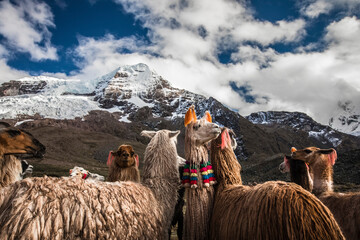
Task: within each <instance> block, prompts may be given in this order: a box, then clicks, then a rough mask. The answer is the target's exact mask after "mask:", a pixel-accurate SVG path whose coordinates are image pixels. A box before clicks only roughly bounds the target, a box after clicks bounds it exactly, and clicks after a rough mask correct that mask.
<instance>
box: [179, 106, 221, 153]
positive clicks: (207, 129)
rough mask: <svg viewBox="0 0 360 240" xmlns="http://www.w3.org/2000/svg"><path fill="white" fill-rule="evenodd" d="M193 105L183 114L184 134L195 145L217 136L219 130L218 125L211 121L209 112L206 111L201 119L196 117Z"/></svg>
mask: <svg viewBox="0 0 360 240" xmlns="http://www.w3.org/2000/svg"><path fill="white" fill-rule="evenodd" d="M194 108H195V107H194V105H192V106H191V107H190V108H189V110H188V111H187V113H186V115H185V121H184V124H185V127H186V134H187V135H188V136H189V137H190V138H191V141H192V142H193V143H195V144H196V145H197V146H199V145H202V144H205V143H207V142H209V141H211V140H213V139H215V138H217V137H218V136H219V134H220V132H221V129H220V127H219V126H218V125H217V124H215V123H212V119H211V116H210V113H209V112H208V111H206V113H205V115H204V116H203V117H202V118H201V119H197V117H196V114H195V110H194Z"/></svg>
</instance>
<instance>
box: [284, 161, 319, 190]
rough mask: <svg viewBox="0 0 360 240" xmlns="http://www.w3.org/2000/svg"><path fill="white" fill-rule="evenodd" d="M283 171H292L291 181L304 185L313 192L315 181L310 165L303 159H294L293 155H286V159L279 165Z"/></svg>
mask: <svg viewBox="0 0 360 240" xmlns="http://www.w3.org/2000/svg"><path fill="white" fill-rule="evenodd" d="M279 170H280V172H282V173H287V172H289V173H290V181H291V182H293V183H296V184H297V185H299V186H301V187H303V188H304V189H305V190H307V191H309V192H311V191H312V187H313V182H312V179H311V177H310V173H309V166H308V165H307V164H306V163H305V162H304V161H301V160H296V159H293V158H292V157H291V156H288V155H285V156H284V161H283V162H282V163H281V164H280V165H279Z"/></svg>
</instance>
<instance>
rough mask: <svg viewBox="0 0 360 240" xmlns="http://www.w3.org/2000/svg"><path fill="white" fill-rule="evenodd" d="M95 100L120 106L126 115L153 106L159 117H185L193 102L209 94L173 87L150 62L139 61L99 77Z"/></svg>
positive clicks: (112, 108) (104, 105)
mask: <svg viewBox="0 0 360 240" xmlns="http://www.w3.org/2000/svg"><path fill="white" fill-rule="evenodd" d="M94 100H95V101H97V102H98V103H99V106H100V107H101V108H105V109H108V110H109V111H119V110H120V111H121V112H123V113H124V114H125V115H126V116H125V119H126V118H127V116H129V114H130V113H132V112H134V111H136V110H137V109H139V108H142V107H149V108H151V109H152V113H153V114H154V116H157V117H160V116H161V117H168V118H172V117H182V116H184V113H185V112H186V110H187V108H188V107H189V106H191V104H193V103H194V104H196V103H198V102H203V101H206V98H205V97H203V96H201V95H198V94H194V93H191V92H188V91H186V90H183V89H177V88H173V87H172V86H171V85H170V83H169V82H168V81H166V80H165V79H163V78H162V77H161V76H159V75H158V74H156V73H155V72H154V71H151V70H150V69H149V67H148V66H147V65H145V64H141V63H140V64H137V65H134V66H124V67H120V68H118V69H117V70H116V71H114V72H112V74H110V75H109V76H106V77H102V78H100V79H99V83H98V84H97V86H96V89H95V97H94ZM123 119H124V118H123Z"/></svg>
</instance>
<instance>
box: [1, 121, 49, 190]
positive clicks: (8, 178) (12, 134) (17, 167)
mask: <svg viewBox="0 0 360 240" xmlns="http://www.w3.org/2000/svg"><path fill="white" fill-rule="evenodd" d="M0 126H2V127H0V187H5V186H7V185H9V184H11V183H14V182H16V181H19V180H21V179H22V178H23V176H24V175H25V174H27V173H29V172H30V171H31V170H32V166H31V165H29V164H28V163H27V162H26V161H25V160H22V161H21V160H19V159H18V158H17V157H15V156H14V154H30V155H33V156H35V157H42V155H43V154H44V152H45V147H44V145H42V144H41V143H40V142H39V141H38V140H36V139H35V138H34V137H33V136H32V135H31V134H30V133H27V132H25V131H23V130H20V129H17V128H14V127H10V126H7V125H4V123H1V124H0ZM4 126H6V127H4ZM29 166H31V167H29Z"/></svg>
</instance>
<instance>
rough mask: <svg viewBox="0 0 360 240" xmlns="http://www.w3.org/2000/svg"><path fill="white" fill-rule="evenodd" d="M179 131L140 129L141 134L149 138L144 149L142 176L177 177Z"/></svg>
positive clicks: (145, 177)
mask: <svg viewBox="0 0 360 240" xmlns="http://www.w3.org/2000/svg"><path fill="white" fill-rule="evenodd" d="M179 133H180V131H179V130H178V131H170V130H166V129H163V130H159V131H156V132H155V131H142V132H141V136H145V137H148V138H151V140H150V142H149V144H148V145H147V147H146V149H145V154H144V170H143V178H144V179H147V178H153V177H169V176H171V177H174V178H177V179H178V178H179V176H178V174H179V171H178V168H179V163H178V161H179V159H178V154H177V149H176V143H177V136H178V135H179Z"/></svg>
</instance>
